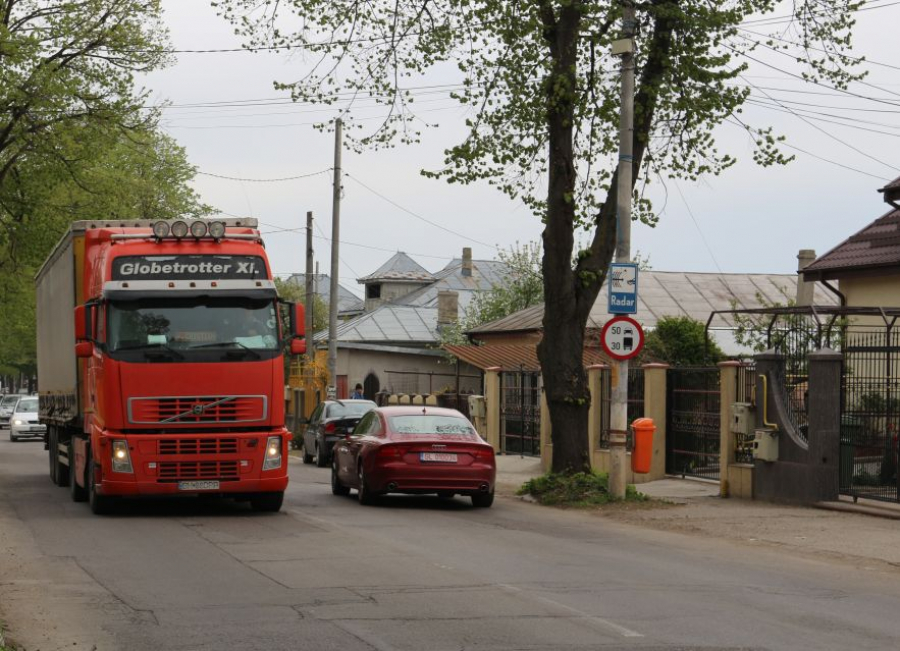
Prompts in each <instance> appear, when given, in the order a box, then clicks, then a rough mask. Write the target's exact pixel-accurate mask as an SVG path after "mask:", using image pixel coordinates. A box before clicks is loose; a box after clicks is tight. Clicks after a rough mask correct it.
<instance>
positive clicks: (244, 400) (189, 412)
mask: <svg viewBox="0 0 900 651" xmlns="http://www.w3.org/2000/svg"><path fill="white" fill-rule="evenodd" d="M267 407H268V405H267V402H266V396H160V397H147V398H129V399H128V421H129V422H131V423H133V424H135V425H160V424H171V425H197V424H206V423H252V422H259V421H263V420H265V419H266V416H267Z"/></svg>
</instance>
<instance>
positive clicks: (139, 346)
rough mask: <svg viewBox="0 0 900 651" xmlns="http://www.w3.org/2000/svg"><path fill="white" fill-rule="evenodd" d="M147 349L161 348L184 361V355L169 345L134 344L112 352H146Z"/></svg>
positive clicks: (120, 347)
mask: <svg viewBox="0 0 900 651" xmlns="http://www.w3.org/2000/svg"><path fill="white" fill-rule="evenodd" d="M148 348H163V349H165V350H167V351H169V352H170V353H172V354H173V355H174V356H175V357H177V358H178V359H184V355H182V354H181V353H179V352H178V351H177V350H175V349H174V348H172V347H171V346H170V345H169V344H134V345H132V346H119V347H117V348H116V350H115V351H114V352H119V351H120V350H147V349H148Z"/></svg>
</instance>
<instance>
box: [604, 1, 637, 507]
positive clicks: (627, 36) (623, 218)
mask: <svg viewBox="0 0 900 651" xmlns="http://www.w3.org/2000/svg"><path fill="white" fill-rule="evenodd" d="M623 5H624V6H623V12H622V38H621V39H620V40H618V41H616V42H615V43H613V52H614V53H617V54H620V55H621V57H622V89H621V102H620V106H621V109H620V111H621V112H620V116H619V166H618V168H617V170H616V174H617V181H618V184H617V185H616V262H618V263H629V262H631V176H632V165H633V163H634V151H633V149H634V147H633V142H634V141H633V138H634V27H635V21H634V16H635V11H634V4H633V3H632V2H631V1H630V0H626V1H625V2H623ZM607 287H608V288H609V291H610V292H611V291H612V279H610V280H609V281H607ZM636 302H637V300H636V297H635V303H636ZM612 364H613V365H612V369H611V370H612V396H611V400H610V407H611V409H610V419H609V420H610V429H609V452H610V455H609V456H610V464H609V492H610V494H611V495H612V496H613V497H615V498H619V499H621V498H624V497H625V484H626V481H625V480H626V462H627V454H626V451H625V442H626V435H627V430H628V360H627V359H626V360H615V361H613V363H612Z"/></svg>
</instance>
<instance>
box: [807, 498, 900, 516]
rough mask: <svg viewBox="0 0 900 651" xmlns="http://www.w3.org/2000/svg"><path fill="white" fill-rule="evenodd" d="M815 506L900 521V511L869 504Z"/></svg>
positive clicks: (842, 503) (840, 503)
mask: <svg viewBox="0 0 900 651" xmlns="http://www.w3.org/2000/svg"><path fill="white" fill-rule="evenodd" d="M813 506H815V507H816V508H817V509H823V510H825V511H837V512H838V513H853V514H856V515H871V516H874V517H876V518H885V519H887V520H900V510H896V509H892V508H889V507H878V506H869V505H868V504H846V503H844V502H816V503H815V504H814V505H813Z"/></svg>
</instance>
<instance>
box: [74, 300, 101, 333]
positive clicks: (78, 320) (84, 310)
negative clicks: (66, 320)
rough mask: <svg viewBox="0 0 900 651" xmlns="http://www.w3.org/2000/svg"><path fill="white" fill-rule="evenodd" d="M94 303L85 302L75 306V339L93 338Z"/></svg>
mask: <svg viewBox="0 0 900 651" xmlns="http://www.w3.org/2000/svg"><path fill="white" fill-rule="evenodd" d="M96 307H97V304H96V303H85V304H84V305H79V306H77V307H76V308H75V341H93V340H94V314H95V312H96V310H95V308H96Z"/></svg>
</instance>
